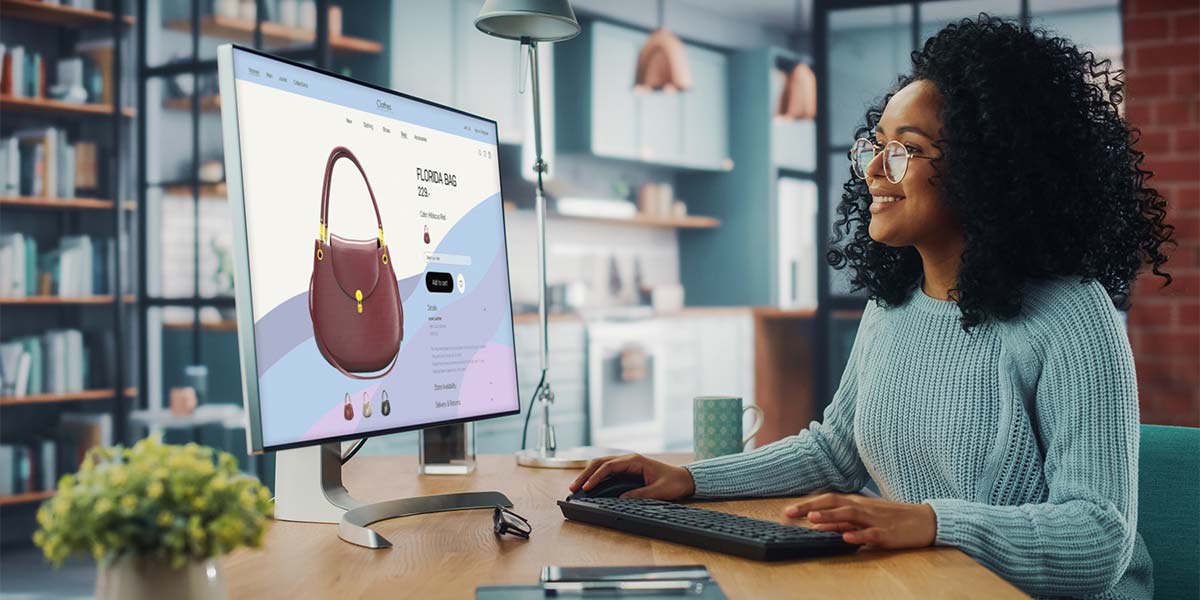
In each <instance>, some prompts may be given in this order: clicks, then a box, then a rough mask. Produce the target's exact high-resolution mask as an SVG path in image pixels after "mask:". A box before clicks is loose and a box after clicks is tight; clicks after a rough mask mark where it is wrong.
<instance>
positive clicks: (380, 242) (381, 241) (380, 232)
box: [379, 227, 383, 248]
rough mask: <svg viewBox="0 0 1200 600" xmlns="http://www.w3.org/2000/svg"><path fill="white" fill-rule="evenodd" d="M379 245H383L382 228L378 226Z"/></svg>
mask: <svg viewBox="0 0 1200 600" xmlns="http://www.w3.org/2000/svg"><path fill="white" fill-rule="evenodd" d="M379 247H380V248H382V247H383V228H382V227H380V228H379Z"/></svg>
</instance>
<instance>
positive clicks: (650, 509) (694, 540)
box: [558, 498, 858, 560]
mask: <svg viewBox="0 0 1200 600" xmlns="http://www.w3.org/2000/svg"><path fill="white" fill-rule="evenodd" d="M558 506H559V508H561V509H562V513H563V516H564V517H566V518H568V519H573V520H575V521H583V522H584V523H591V524H593V525H602V526H604V527H611V528H613V529H620V530H621V531H627V532H629V533H636V534H638V535H644V536H648V537H652V538H658V539H661V540H667V541H671V542H678V543H680V544H687V545H689V546H696V547H697V548H704V549H705V550H712V551H714V552H724V553H726V554H734V555H737V556H744V557H746V558H752V559H754V560H783V559H788V558H806V557H813V556H831V555H835V554H848V553H851V552H854V551H855V550H857V549H858V546H856V545H854V544H847V543H846V542H844V541H842V534H840V533H834V532H831V531H817V530H815V529H805V528H803V527H797V526H794V525H784V524H782V523H776V522H774V521H763V520H759V519H751V518H750V517H742V516H738V515H731V514H728V513H723V512H717V511H714V510H704V509H702V508H695V507H692V506H684V505H682V504H674V503H671V502H663V501H661V500H647V499H644V498H580V499H567V500H559V501H558Z"/></svg>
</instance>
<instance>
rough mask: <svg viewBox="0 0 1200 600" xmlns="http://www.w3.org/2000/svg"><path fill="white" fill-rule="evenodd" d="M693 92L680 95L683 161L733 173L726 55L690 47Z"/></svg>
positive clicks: (689, 57) (689, 61) (689, 59)
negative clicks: (730, 151) (730, 152)
mask: <svg viewBox="0 0 1200 600" xmlns="http://www.w3.org/2000/svg"><path fill="white" fill-rule="evenodd" d="M687 56H688V64H689V65H691V68H692V83H693V91H691V92H687V93H683V94H678V96H679V100H680V103H681V105H682V106H681V111H680V113H679V114H681V115H682V122H681V123H680V131H681V133H682V135H681V139H682V142H683V150H682V155H681V160H683V161H684V162H687V163H691V164H695V165H697V166H701V167H711V166H714V165H715V166H717V167H719V168H720V169H721V170H725V171H728V170H731V169H732V168H733V161H732V160H730V158H729V118H728V114H729V92H728V89H729V75H728V73H729V60H728V59H727V58H725V55H724V54H721V53H720V52H716V51H713V50H708V49H705V48H698V47H695V46H689V47H688V48H687Z"/></svg>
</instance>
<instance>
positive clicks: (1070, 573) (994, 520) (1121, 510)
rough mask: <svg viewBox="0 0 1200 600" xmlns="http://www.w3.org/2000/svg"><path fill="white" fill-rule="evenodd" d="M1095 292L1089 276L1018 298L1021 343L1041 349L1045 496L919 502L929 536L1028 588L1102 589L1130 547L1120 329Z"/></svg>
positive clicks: (1131, 470)
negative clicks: (1015, 502) (1009, 502)
mask: <svg viewBox="0 0 1200 600" xmlns="http://www.w3.org/2000/svg"><path fill="white" fill-rule="evenodd" d="M1103 294H1104V291H1103V289H1102V288H1101V287H1100V286H1099V285H1093V286H1091V287H1090V288H1089V289H1088V292H1087V293H1086V294H1078V295H1076V296H1074V297H1072V298H1070V301H1064V297H1065V295H1058V296H1057V297H1056V298H1054V300H1056V301H1054V302H1051V301H1050V300H1051V298H1042V297H1036V296H1035V297H1030V298H1028V299H1027V302H1028V304H1029V306H1030V308H1031V310H1032V311H1033V317H1032V318H1031V319H1030V320H1029V323H1030V331H1029V334H1030V338H1031V341H1032V342H1033V344H1032V346H1033V347H1034V348H1037V349H1038V350H1036V351H1038V352H1039V353H1041V354H1043V357H1042V360H1043V366H1042V372H1041V377H1040V379H1039V380H1038V383H1037V387H1036V400H1035V402H1034V411H1035V416H1034V421H1035V423H1036V424H1037V429H1038V432H1039V437H1040V439H1041V443H1042V446H1043V452H1044V470H1043V473H1044V475H1045V479H1046V484H1047V487H1048V489H1049V496H1048V498H1047V499H1046V501H1045V502H1043V503H1039V504H1025V505H1021V506H991V505H987V504H983V503H979V502H970V501H965V500H959V499H932V500H927V501H926V502H927V503H928V504H929V505H930V506H932V507H933V509H934V512H935V513H936V514H937V538H936V543H937V544H939V545H949V546H955V547H958V548H960V549H962V550H963V551H964V552H966V553H967V554H969V555H970V556H971V557H973V558H975V559H976V560H978V561H979V562H980V563H982V564H983V565H984V566H986V567H988V568H989V569H991V570H993V571H995V572H996V573H998V574H999V575H1001V576H1002V577H1004V578H1005V579H1007V580H1008V581H1010V582H1012V583H1013V584H1015V585H1017V586H1018V587H1020V588H1021V589H1022V590H1024V591H1025V592H1027V593H1030V594H1034V595H1038V596H1083V595H1089V594H1097V593H1101V592H1104V591H1105V590H1108V589H1109V588H1111V587H1112V586H1113V585H1114V584H1115V583H1116V582H1117V581H1118V580H1119V579H1120V578H1121V576H1122V574H1124V573H1125V571H1126V567H1127V566H1128V565H1129V562H1130V559H1131V556H1132V555H1133V551H1134V542H1135V535H1136V531H1137V461H1138V431H1139V430H1138V403H1137V381H1136V377H1135V373H1134V366H1133V355H1132V353H1131V351H1130V348H1129V341H1128V338H1127V337H1126V335H1125V332H1124V330H1123V328H1122V327H1121V324H1120V322H1119V320H1118V317H1117V314H1116V311H1115V310H1114V309H1113V307H1112V304H1111V303H1110V301H1109V300H1108V298H1107V296H1104V295H1103Z"/></svg>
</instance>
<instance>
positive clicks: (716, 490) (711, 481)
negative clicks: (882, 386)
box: [685, 302, 879, 498]
mask: <svg viewBox="0 0 1200 600" xmlns="http://www.w3.org/2000/svg"><path fill="white" fill-rule="evenodd" d="M878 312H879V309H878V308H876V307H875V304H874V303H873V302H868V303H867V309H866V310H865V311H864V312H863V318H862V320H861V321H860V322H859V326H858V332H857V333H856V334H855V337H854V346H853V347H852V349H851V350H850V359H849V360H848V361H847V363H846V369H845V371H843V372H842V380H841V383H840V384H839V385H838V389H837V392H836V393H835V394H834V397H833V401H832V402H831V403H830V404H829V407H828V408H826V409H825V414H824V417H823V419H822V421H820V422H818V421H813V422H812V423H811V424H810V425H809V426H808V428H807V429H804V430H802V431H801V432H800V433H798V434H796V435H792V436H788V437H786V438H783V439H781V440H779V441H777V442H774V443H771V444H767V445H766V446H763V447H762V448H758V449H757V450H754V451H751V452H747V453H743V454H731V455H728V456H721V457H717V458H711V459H708V460H702V461H698V462H695V463H692V464H689V465H685V466H686V468H687V469H688V471H690V472H691V474H692V479H693V480H694V481H695V484H696V493H695V495H696V496H697V497H701V498H718V497H733V496H793V495H798V494H806V493H809V492H813V491H816V490H820V489H834V490H838V491H843V492H851V491H858V490H859V489H861V488H862V487H863V486H864V485H866V481H867V469H866V467H865V466H864V465H863V462H862V459H861V458H860V457H859V455H858V448H857V447H856V446H855V443H854V405H855V398H856V396H857V391H858V390H857V385H856V384H857V380H858V377H857V375H856V373H857V370H858V365H859V362H860V361H861V360H862V358H861V355H862V353H863V352H864V348H867V347H869V343H868V342H867V341H866V340H865V339H864V338H865V337H868V336H869V332H870V330H871V329H872V327H873V325H874V323H875V320H876V318H877V317H878V315H877V313H878Z"/></svg>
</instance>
